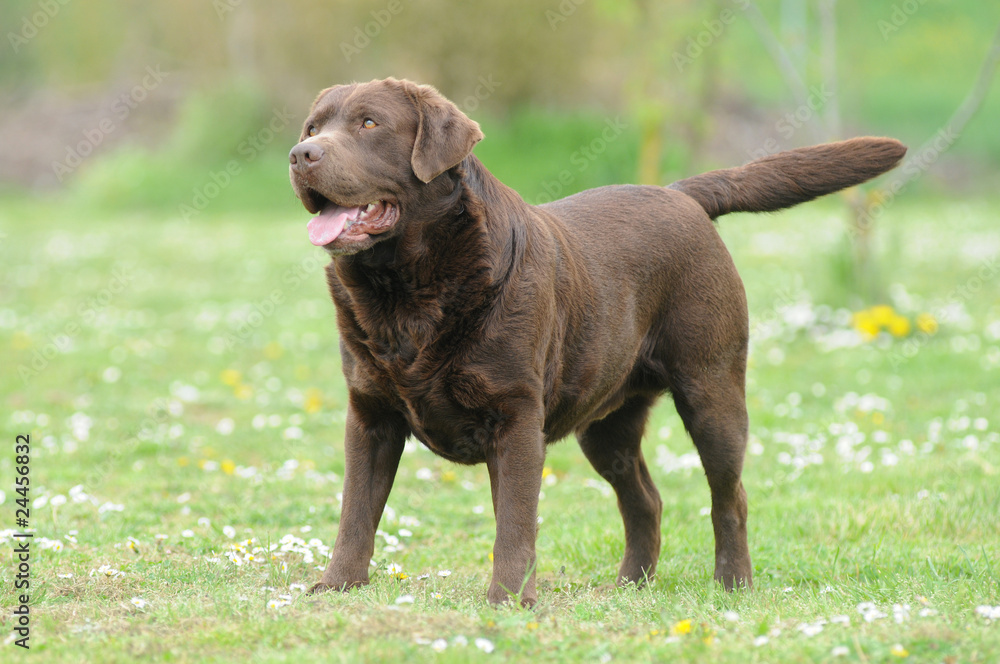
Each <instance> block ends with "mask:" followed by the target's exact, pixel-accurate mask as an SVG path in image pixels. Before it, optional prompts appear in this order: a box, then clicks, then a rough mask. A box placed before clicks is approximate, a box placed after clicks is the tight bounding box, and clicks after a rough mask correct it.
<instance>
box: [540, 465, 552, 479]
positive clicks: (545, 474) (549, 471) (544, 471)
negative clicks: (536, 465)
mask: <svg viewBox="0 0 1000 664" xmlns="http://www.w3.org/2000/svg"><path fill="white" fill-rule="evenodd" d="M551 474H552V469H551V468H549V467H548V466H546V467H545V468H542V479H543V480H544V479H545V478H546V477H548V476H549V475H551Z"/></svg>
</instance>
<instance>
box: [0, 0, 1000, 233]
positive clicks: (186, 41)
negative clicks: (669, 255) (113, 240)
mask: <svg viewBox="0 0 1000 664" xmlns="http://www.w3.org/2000/svg"><path fill="white" fill-rule="evenodd" d="M0 24H2V25H3V27H4V30H3V32H4V41H5V42H6V43H5V44H3V56H2V57H0V107H2V108H3V113H2V115H0V145H2V146H3V159H2V162H0V186H2V188H3V190H4V191H5V192H6V193H7V194H13V195H31V196H41V197H52V196H67V197H72V198H73V200H74V201H75V202H77V203H79V204H83V203H87V204H93V205H99V206H101V207H102V208H136V207H139V208H142V209H146V210H148V209H151V208H162V209H163V210H164V211H165V212H166V213H171V212H172V211H177V210H178V209H179V207H180V206H182V205H186V204H188V205H189V204H191V202H192V200H193V199H196V198H198V199H199V200H198V202H199V203H201V202H203V201H201V200H200V197H199V196H198V194H199V192H200V193H201V194H202V196H203V197H207V198H211V200H210V201H209V203H210V205H211V208H212V209H213V210H216V211H219V210H239V209H252V210H255V211H259V210H261V208H262V207H266V208H271V209H275V210H279V209H286V208H287V207H288V206H294V205H295V201H294V199H293V197H292V195H291V191H290V189H289V187H288V184H287V178H286V175H287V174H286V164H285V161H284V156H285V154H286V153H287V151H288V149H289V148H290V147H291V145H292V144H294V142H295V139H296V136H297V134H298V132H299V130H300V126H301V122H302V120H303V119H304V117H305V115H306V112H307V109H308V106H309V104H310V103H311V101H312V99H313V98H314V97H315V95H316V93H317V92H318V91H319V90H320V89H322V88H324V87H327V86H329V85H332V84H335V83H341V82H348V81H352V80H356V81H363V80H368V79H371V78H382V77H386V76H395V77H398V78H403V77H405V78H410V79H413V80H416V81H419V82H423V83H429V84H433V85H435V86H437V87H438V88H439V89H440V90H441V91H442V92H443V93H444V94H445V95H447V96H448V97H450V98H451V99H453V100H454V101H456V103H458V104H459V105H460V106H461V107H462V108H463V110H465V111H466V112H467V113H468V114H469V115H470V116H471V117H473V118H474V119H476V120H477V121H479V122H480V123H481V124H482V125H483V128H484V130H485V133H486V140H485V141H483V142H482V144H481V145H480V146H479V147H478V148H477V150H476V152H477V154H478V155H479V156H480V158H481V159H483V160H484V161H485V162H486V163H487V165H488V166H489V167H490V168H491V169H492V170H493V172H494V173H496V174H497V176H498V177H500V179H501V180H503V181H504V182H506V183H508V184H509V185H511V186H512V187H514V188H515V189H517V190H518V191H519V192H520V193H521V194H522V195H523V196H524V197H525V199H526V200H529V201H531V202H539V201H544V200H547V199H548V198H552V197H556V196H561V195H564V194H566V193H569V192H572V191H576V190H579V189H584V188H587V187H591V186H595V185H599V184H607V183H615V182H649V183H668V182H670V181H672V180H674V179H677V178H679V177H683V176H686V175H690V174H692V173H694V172H697V171H701V170H704V169H708V168H712V167H719V166H729V165H736V164H739V163H744V162H746V161H748V160H749V159H751V158H752V157H756V156H760V155H762V154H764V153H767V152H775V151H778V150H782V149H788V148H792V147H797V146H801V145H807V144H811V143H815V142H820V141H825V140H830V139H836V138H842V137H849V136H853V135H857V134H883V135H891V136H894V137H897V138H899V139H900V140H902V141H903V142H905V143H906V144H908V145H909V146H910V147H911V156H912V155H913V152H912V151H913V149H916V148H917V147H918V146H920V145H921V144H922V143H924V141H926V140H927V139H929V138H931V137H933V136H934V135H935V134H936V133H937V132H939V131H940V130H941V129H942V128H943V127H944V126H945V125H946V123H947V122H948V121H949V118H951V116H952V115H953V113H955V111H956V110H957V109H958V108H959V106H960V104H961V103H962V102H963V100H964V99H966V97H967V96H968V95H969V94H970V92H972V90H973V87H974V85H975V83H976V81H977V75H978V74H979V73H980V70H981V67H982V66H983V63H984V60H985V59H986V58H987V56H988V54H989V52H990V48H991V41H992V39H993V37H994V33H995V32H996V30H997V26H998V24H1000V6H998V5H996V4H995V3H984V2H975V1H974V0H960V1H955V2H948V3H937V2H924V1H923V0H901V1H900V2H897V3H871V2H863V1H862V0H839V1H836V2H835V1H833V0H823V1H821V2H815V1H813V0H770V1H767V2H760V3H758V4H751V3H749V2H748V1H746V0H716V1H712V2H693V1H691V2H684V1H680V0H672V1H670V2H651V1H649V2H645V1H644V2H635V1H632V0H629V1H625V2H612V1H610V0H551V1H548V2H534V1H531V0H512V1H511V2H504V3H456V2H445V1H441V0H431V1H426V2H421V3H413V2H410V1H408V0H376V1H374V2H341V1H330V0H322V1H321V0H291V1H289V2H283V3H265V2H261V1H260V0H211V1H209V0H177V1H175V2H170V3H167V2H147V3H135V2H127V1H125V0H92V1H90V2H86V3H84V2H72V1H64V0H38V1H37V2H6V3H3V4H2V5H0ZM980 102H981V103H980V104H979V105H978V108H977V113H976V114H975V116H974V117H973V118H972V120H971V121H970V122H968V124H967V125H966V126H965V127H964V128H963V129H962V131H961V133H960V134H958V135H956V136H955V137H954V138H953V139H949V144H948V147H947V149H946V150H945V151H943V152H946V153H945V154H940V155H935V158H934V159H933V160H932V162H933V163H931V164H929V165H928V166H927V167H926V168H923V169H922V173H921V176H922V177H920V178H919V181H918V182H915V183H913V184H912V186H909V187H908V188H907V189H908V192H907V193H908V194H913V195H917V194H922V193H927V192H936V191H949V192H960V193H961V194H963V195H964V194H967V193H975V192H989V191H992V190H994V189H995V188H996V186H997V185H998V184H1000V177H998V175H997V173H998V171H997V166H998V165H1000V131H997V119H998V118H1000V90H997V89H995V87H994V88H993V89H992V90H986V91H985V94H983V95H982V99H981V100H980ZM616 119H617V120H616ZM608 123H610V125H609V124H608ZM606 125H608V126H610V127H612V129H610V130H609V131H607V132H604V139H603V140H596V139H599V138H601V136H602V132H603V131H604V129H605V126H606ZM591 143H593V144H594V145H593V146H591ZM602 143H604V145H602ZM588 146H589V147H590V148H591V149H590V150H586V148H587V147H588ZM575 153H576V156H577V159H574V158H573V157H574V154H575ZM231 160H236V162H237V165H238V166H239V174H238V176H237V177H234V178H233V181H232V182H230V183H228V184H227V185H226V186H223V187H222V188H221V189H222V190H221V191H219V192H218V193H217V194H216V195H215V196H211V194H212V193H214V188H212V187H209V191H208V192H207V194H208V195H207V196H206V192H204V191H200V190H201V189H202V188H203V187H204V186H205V184H206V183H208V182H210V181H212V178H211V174H212V173H218V172H224V171H225V169H226V166H227V164H229V162H230V161H231ZM565 169H568V170H569V171H570V173H571V174H572V176H573V177H572V181H571V182H570V183H569V184H568V185H565V184H562V185H561V184H560V183H559V177H558V176H559V174H560V172H561V171H562V170H565ZM216 179H217V180H219V179H224V178H222V177H219V178H216ZM564 179H566V178H564ZM206 207H207V205H206Z"/></svg>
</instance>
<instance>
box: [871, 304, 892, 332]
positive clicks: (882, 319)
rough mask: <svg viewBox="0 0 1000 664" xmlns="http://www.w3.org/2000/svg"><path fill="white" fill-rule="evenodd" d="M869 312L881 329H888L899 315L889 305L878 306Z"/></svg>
mask: <svg viewBox="0 0 1000 664" xmlns="http://www.w3.org/2000/svg"><path fill="white" fill-rule="evenodd" d="M868 311H869V313H870V314H871V317H872V320H873V321H875V324H876V325H878V326H879V327H888V326H889V325H890V324H891V323H892V320H893V319H894V318H895V317H896V316H897V315H898V314H897V313H896V311H895V310H894V309H893V308H892V307H890V306H889V305H888V304H877V305H875V306H874V307H872V308H871V309H869V310H868Z"/></svg>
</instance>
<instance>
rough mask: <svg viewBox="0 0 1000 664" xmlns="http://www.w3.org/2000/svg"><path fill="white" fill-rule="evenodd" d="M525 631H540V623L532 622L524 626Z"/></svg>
mask: <svg viewBox="0 0 1000 664" xmlns="http://www.w3.org/2000/svg"><path fill="white" fill-rule="evenodd" d="M524 628H525V629H538V623H537V622H535V621H534V620H532V621H531V622H529V623H527V624H526V625H525V626H524Z"/></svg>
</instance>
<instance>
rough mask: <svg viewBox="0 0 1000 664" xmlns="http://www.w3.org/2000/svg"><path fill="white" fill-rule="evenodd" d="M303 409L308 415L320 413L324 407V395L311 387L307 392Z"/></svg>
mask: <svg viewBox="0 0 1000 664" xmlns="http://www.w3.org/2000/svg"><path fill="white" fill-rule="evenodd" d="M302 407H303V408H304V409H305V411H306V412H307V413H310V414H312V413H318V412H319V410H320V408H322V407H323V393H322V392H320V391H319V390H318V389H317V388H315V387H310V388H309V389H308V390H306V398H305V401H304V402H303V404H302Z"/></svg>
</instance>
